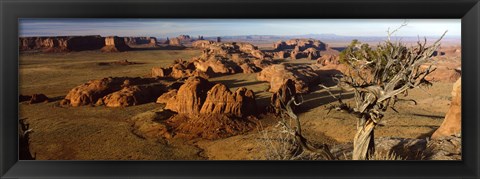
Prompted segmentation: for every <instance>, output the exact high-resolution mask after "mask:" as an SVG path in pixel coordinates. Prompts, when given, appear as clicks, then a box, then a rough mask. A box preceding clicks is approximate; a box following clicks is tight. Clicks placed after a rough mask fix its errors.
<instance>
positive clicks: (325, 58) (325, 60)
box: [317, 54, 340, 66]
mask: <svg viewBox="0 0 480 179" xmlns="http://www.w3.org/2000/svg"><path fill="white" fill-rule="evenodd" d="M339 60H340V57H339V56H338V55H330V54H327V55H322V56H321V57H320V58H318V59H317V64H320V65H322V66H328V65H338V64H340V61H339Z"/></svg>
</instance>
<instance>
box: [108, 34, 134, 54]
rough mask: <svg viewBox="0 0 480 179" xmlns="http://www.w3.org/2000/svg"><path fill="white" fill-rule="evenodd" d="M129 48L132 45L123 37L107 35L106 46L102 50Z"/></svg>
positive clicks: (113, 50)
mask: <svg viewBox="0 0 480 179" xmlns="http://www.w3.org/2000/svg"><path fill="white" fill-rule="evenodd" d="M127 50H130V47H129V46H128V45H127V44H126V43H125V40H124V39H123V38H121V37H117V36H110V37H106V38H105V47H103V48H102V49H101V51H102V52H123V51H127Z"/></svg>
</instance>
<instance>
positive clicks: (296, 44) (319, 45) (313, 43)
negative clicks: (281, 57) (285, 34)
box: [273, 39, 328, 51]
mask: <svg viewBox="0 0 480 179" xmlns="http://www.w3.org/2000/svg"><path fill="white" fill-rule="evenodd" d="M273 47H274V49H275V50H277V51H281V50H286V49H294V48H298V49H299V51H303V50H305V49H307V48H315V49H316V50H326V49H327V48H328V46H327V44H325V43H323V42H322V41H320V40H315V39H290V40H287V41H280V42H277V43H275V44H274V45H273Z"/></svg>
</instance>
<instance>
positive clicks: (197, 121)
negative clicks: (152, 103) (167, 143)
mask: <svg viewBox="0 0 480 179" xmlns="http://www.w3.org/2000/svg"><path fill="white" fill-rule="evenodd" d="M172 94H175V92H171V94H169V95H166V94H165V96H163V95H162V96H161V97H162V100H161V101H164V100H166V101H167V102H166V106H165V109H169V110H172V111H174V112H177V113H178V114H177V115H175V116H174V117H172V118H170V119H169V120H168V121H166V123H167V124H168V125H169V126H170V127H171V128H172V129H173V133H174V134H175V135H176V136H180V137H187V138H196V137H202V138H207V139H216V138H221V137H226V136H231V135H235V134H238V133H239V132H245V131H248V130H250V129H252V128H253V126H254V125H255V122H254V119H255V118H254V117H253V116H254V115H256V114H257V111H256V102H255V95H254V93H253V91H252V90H247V89H246V88H239V89H237V90H236V91H235V92H231V91H230V89H228V87H226V86H225V85H223V84H214V83H211V82H209V81H207V80H205V79H203V78H200V77H190V78H189V79H187V81H185V84H183V85H182V86H181V87H180V88H179V90H178V91H177V92H176V94H175V96H173V97H170V95H172ZM159 100H160V98H159Z"/></svg>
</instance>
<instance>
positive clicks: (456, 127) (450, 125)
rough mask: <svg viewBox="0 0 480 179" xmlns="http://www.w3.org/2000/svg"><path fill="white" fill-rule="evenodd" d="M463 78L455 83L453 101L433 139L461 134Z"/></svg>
mask: <svg viewBox="0 0 480 179" xmlns="http://www.w3.org/2000/svg"><path fill="white" fill-rule="evenodd" d="M461 85H462V80H461V78H459V79H458V80H457V82H455V84H454V85H453V90H452V102H451V104H450V109H449V110H448V112H447V114H446V116H445V119H444V120H443V123H442V125H440V127H439V128H438V129H437V130H436V131H435V132H434V133H433V135H432V139H437V138H440V137H445V136H452V135H454V136H459V135H460V134H461V129H462V86H461Z"/></svg>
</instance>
